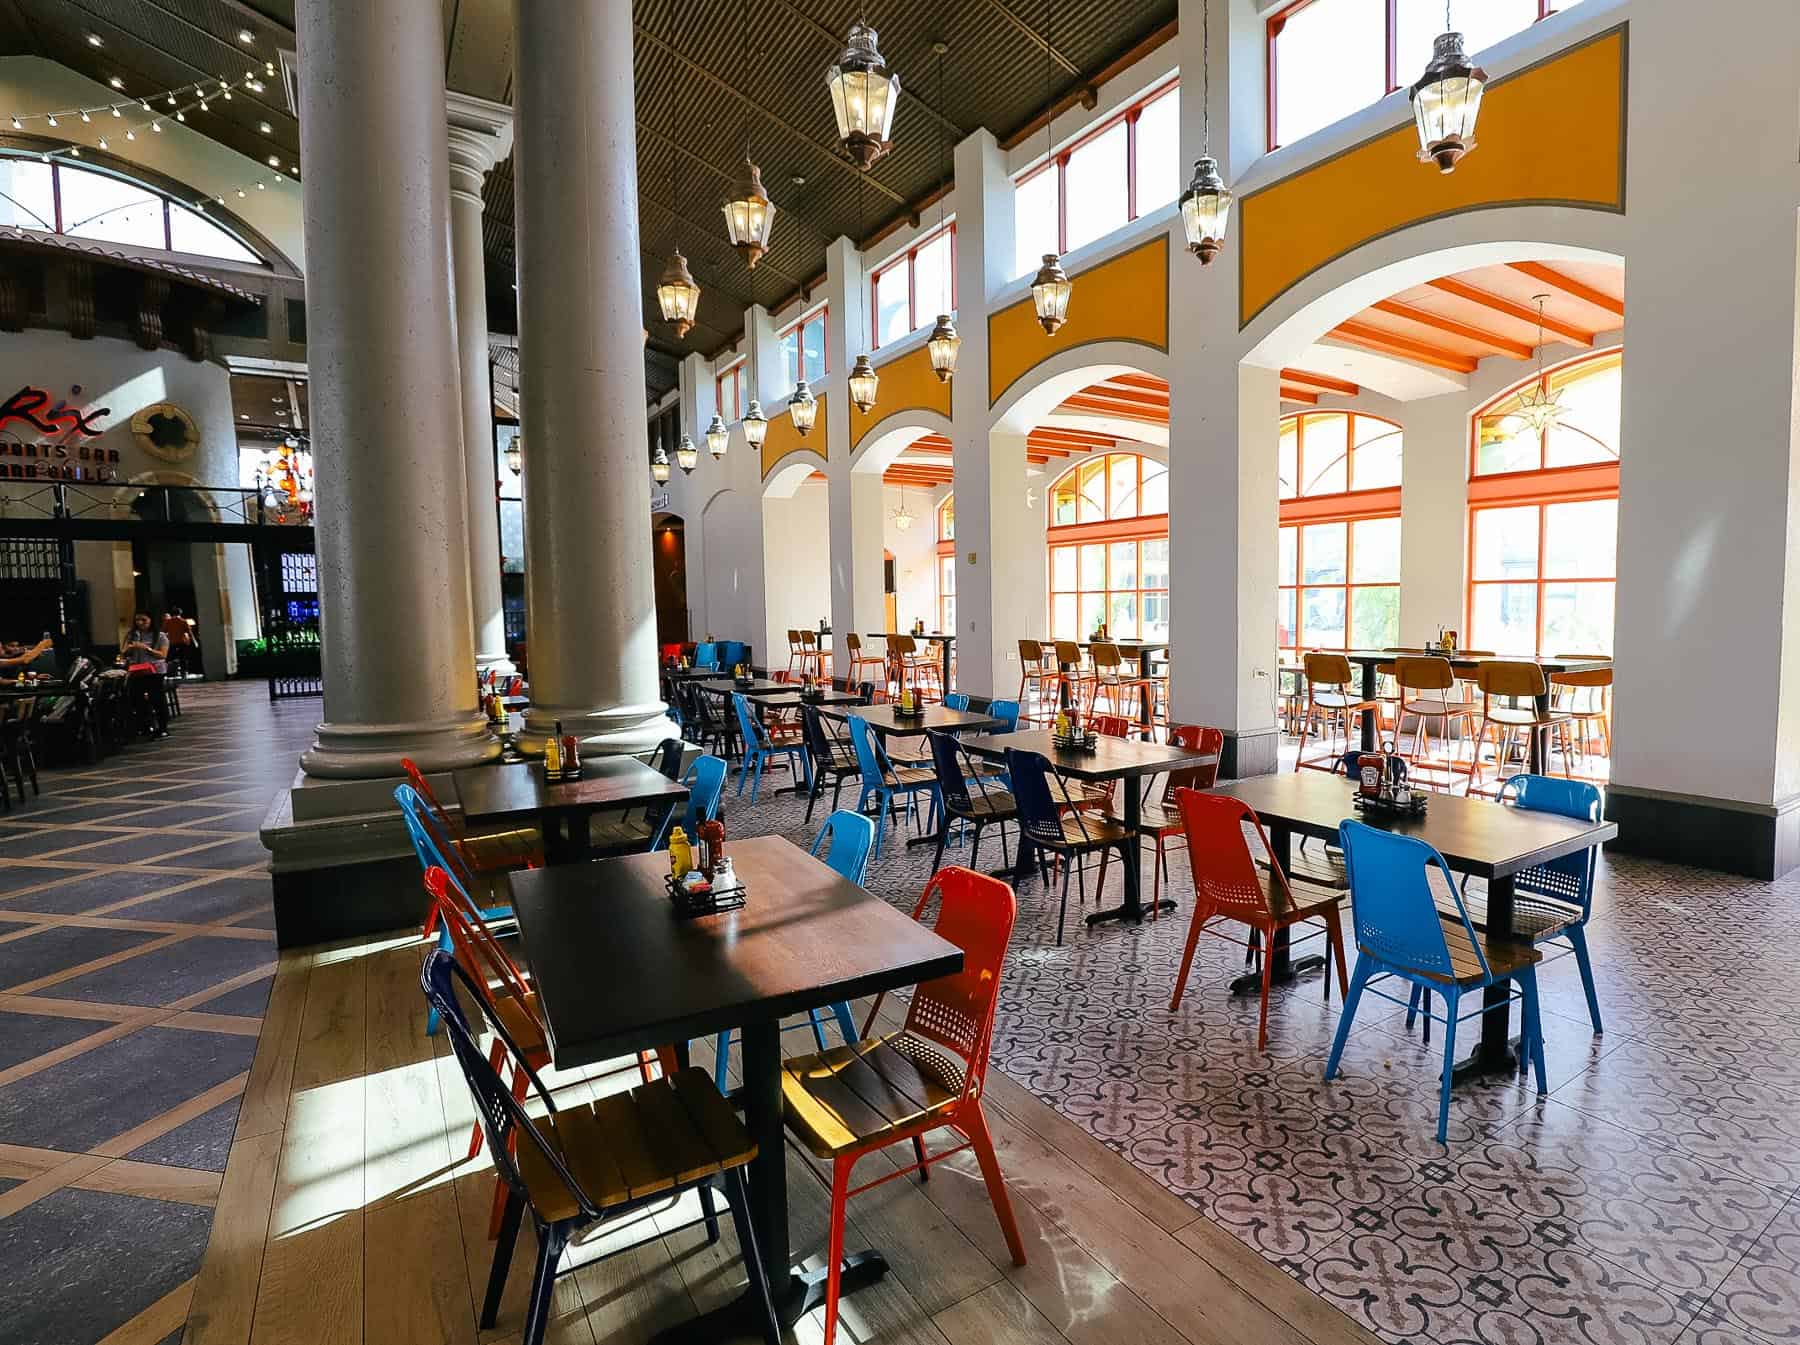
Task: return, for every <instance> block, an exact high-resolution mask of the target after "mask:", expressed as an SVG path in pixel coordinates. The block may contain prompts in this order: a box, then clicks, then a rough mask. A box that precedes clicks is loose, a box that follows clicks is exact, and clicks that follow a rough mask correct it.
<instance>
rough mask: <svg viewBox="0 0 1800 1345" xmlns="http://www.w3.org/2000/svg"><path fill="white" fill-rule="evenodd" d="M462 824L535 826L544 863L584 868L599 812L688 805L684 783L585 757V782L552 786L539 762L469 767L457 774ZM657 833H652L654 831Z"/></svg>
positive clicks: (637, 764)
mask: <svg viewBox="0 0 1800 1345" xmlns="http://www.w3.org/2000/svg"><path fill="white" fill-rule="evenodd" d="M451 779H453V780H454V781H455V782H456V796H457V798H458V799H460V800H461V801H462V810H463V818H464V820H466V821H468V822H472V823H504V824H507V825H511V826H520V825H523V824H526V823H529V822H536V823H537V824H538V825H539V826H540V827H541V828H543V832H544V863H545V864H547V865H558V864H580V863H582V862H583V861H585V860H587V859H588V858H589V857H590V856H591V855H592V852H593V840H592V836H591V828H590V825H589V824H590V822H591V821H592V819H593V816H594V814H595V813H603V812H621V811H624V810H626V809H629V808H645V809H650V808H656V807H661V808H663V809H665V810H666V809H670V808H674V807H676V806H678V805H679V804H683V803H686V802H687V796H688V789H687V786H686V785H683V784H678V783H677V782H676V781H674V780H671V779H669V778H668V777H667V776H666V775H664V774H663V773H662V772H661V771H658V770H656V769H654V768H653V767H650V766H646V765H645V764H644V763H643V762H641V761H639V760H638V759H637V758H636V757H586V758H584V759H583V760H582V763H581V778H580V779H579V780H570V781H566V782H564V783H559V784H551V783H549V782H547V781H546V780H545V779H544V764H543V762H541V761H520V762H514V763H512V764H509V765H500V766H470V767H467V768H465V769H463V770H460V771H456V772H453V773H452V775H451ZM652 830H654V829H652Z"/></svg>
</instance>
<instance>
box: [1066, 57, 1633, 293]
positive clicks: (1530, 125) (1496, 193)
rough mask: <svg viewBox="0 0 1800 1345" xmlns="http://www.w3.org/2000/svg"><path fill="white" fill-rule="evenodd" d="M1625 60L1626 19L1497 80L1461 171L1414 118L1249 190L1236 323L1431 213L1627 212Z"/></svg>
mask: <svg viewBox="0 0 1800 1345" xmlns="http://www.w3.org/2000/svg"><path fill="white" fill-rule="evenodd" d="M1626 65H1627V55H1626V27H1625V26H1624V25H1620V26H1619V27H1617V28H1612V29H1608V30H1607V31H1606V32H1604V33H1600V34H1598V35H1596V36H1595V37H1592V38H1590V39H1588V40H1587V41H1586V42H1583V43H1582V44H1580V45H1579V46H1576V47H1571V48H1569V49H1568V50H1566V51H1561V52H1558V53H1557V54H1556V55H1554V56H1551V57H1548V58H1547V59H1545V60H1543V61H1541V62H1539V63H1538V64H1536V65H1532V66H1527V67H1526V68H1525V69H1523V70H1520V71H1518V72H1517V73H1515V74H1512V75H1509V76H1507V77H1506V78H1504V79H1501V80H1496V81H1495V82H1494V83H1492V84H1491V85H1489V86H1488V89H1487V91H1486V93H1485V94H1484V95H1483V97H1482V100H1481V120H1480V122H1479V124H1478V125H1477V126H1476V128H1475V142H1476V147H1475V149H1474V150H1472V151H1471V152H1470V154H1469V156H1468V157H1467V158H1466V159H1464V160H1463V161H1462V163H1461V164H1459V165H1458V166H1457V169H1456V171H1455V172H1454V173H1450V174H1441V173H1439V172H1437V171H1436V169H1434V168H1432V167H1430V166H1429V165H1426V164H1422V163H1420V162H1419V160H1418V158H1417V154H1418V149H1419V137H1418V133H1417V132H1416V131H1415V130H1414V129H1413V126H1412V123H1411V122H1408V123H1407V124H1406V125H1405V126H1402V127H1399V128H1397V129H1395V130H1393V131H1386V132H1383V133H1382V134H1381V135H1378V136H1376V137H1375V138H1374V139H1372V140H1365V141H1364V142H1363V143H1362V144H1360V145H1356V146H1354V147H1352V148H1350V149H1347V150H1345V151H1343V152H1342V153H1341V154H1337V155H1334V156H1333V157H1331V158H1329V159H1326V160H1324V161H1323V162H1321V163H1317V164H1314V165H1313V166H1312V167H1311V168H1308V169H1305V170H1303V171H1302V172H1299V173H1296V174H1294V176H1292V177H1289V178H1284V179H1282V180H1281V181H1279V182H1275V183H1272V184H1271V185H1269V186H1267V187H1264V188H1262V189H1261V190H1260V191H1255V192H1252V193H1251V194H1250V195H1248V196H1246V197H1244V198H1243V200H1242V201H1240V202H1239V205H1238V238H1239V240H1240V241H1239V247H1240V248H1241V250H1242V259H1241V263H1240V266H1239V270H1238V326H1239V327H1240V328H1243V327H1247V326H1249V325H1250V323H1251V322H1252V321H1254V320H1255V318H1256V316H1257V315H1258V314H1259V313H1261V312H1262V311H1263V310H1264V309H1265V308H1267V307H1268V306H1269V305H1270V304H1272V303H1274V302H1275V301H1276V300H1277V299H1279V298H1280V297H1281V296H1282V295H1283V294H1285V293H1287V291H1288V290H1290V289H1292V288H1293V287H1294V286H1295V285H1297V284H1299V283H1300V282H1301V281H1302V280H1304V279H1305V278H1306V277H1307V276H1309V275H1311V274H1312V273H1313V272H1314V271H1317V270H1318V269H1319V268H1320V267H1322V266H1326V265H1328V264H1329V263H1331V262H1333V261H1336V260H1337V259H1338V258H1339V257H1342V256H1344V255H1345V254H1346V253H1349V252H1352V251H1354V250H1355V249H1357V248H1359V247H1361V246H1363V245H1364V244H1365V243H1370V242H1373V241H1374V240H1375V239H1377V238H1383V237H1385V236H1387V235H1388V234H1392V233H1397V232H1398V231H1399V230H1401V229H1405V228H1408V227H1409V226H1411V225H1414V224H1422V223H1424V222H1425V221H1427V220H1434V219H1442V218H1443V217H1444V216H1446V215H1457V214H1462V213H1463V212H1465V211H1471V210H1492V209H1495V208H1497V207H1501V206H1520V205H1556V206H1575V207H1578V208H1582V209H1589V210H1607V211H1613V212H1615V213H1623V211H1624V209H1625V86H1626ZM1073 307H1074V305H1073V304H1071V305H1070V308H1071V310H1072V309H1073Z"/></svg>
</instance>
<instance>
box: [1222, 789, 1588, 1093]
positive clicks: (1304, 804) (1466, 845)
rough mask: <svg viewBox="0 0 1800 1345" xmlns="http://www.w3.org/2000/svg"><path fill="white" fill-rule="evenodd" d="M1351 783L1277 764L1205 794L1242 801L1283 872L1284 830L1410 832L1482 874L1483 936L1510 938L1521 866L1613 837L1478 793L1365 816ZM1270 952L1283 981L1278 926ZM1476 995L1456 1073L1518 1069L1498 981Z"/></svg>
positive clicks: (1288, 847)
mask: <svg viewBox="0 0 1800 1345" xmlns="http://www.w3.org/2000/svg"><path fill="white" fill-rule="evenodd" d="M1354 789H1355V786H1354V785H1353V784H1352V783H1351V782H1350V781H1349V780H1346V779H1345V778H1344V777H1342V776H1339V775H1326V774H1324V773H1323V772H1320V771H1285V772H1281V773H1279V774H1275V775H1258V776H1253V777H1251V778H1250V779H1248V780H1237V781H1233V782H1232V783H1230V784H1225V785H1219V786H1217V787H1216V788H1215V789H1214V790H1213V791H1212V792H1213V793H1215V794H1229V795H1231V796H1232V797H1233V798H1236V799H1242V800H1243V801H1244V802H1245V803H1247V804H1249V805H1250V807H1251V808H1252V809H1254V810H1255V812H1256V815H1257V816H1258V817H1260V818H1261V819H1262V822H1263V826H1264V828H1265V829H1266V830H1267V832H1268V835H1269V848H1270V850H1272V851H1273V852H1274V856H1275V862H1276V863H1277V864H1279V865H1280V866H1281V870H1282V872H1283V873H1287V872H1288V871H1289V864H1290V863H1291V851H1292V843H1291V842H1292V837H1293V836H1295V835H1300V836H1313V837H1317V838H1319V839H1321V840H1327V841H1335V840H1336V839H1337V836H1338V824H1339V823H1340V822H1342V821H1343V820H1344V819H1345V818H1355V819H1356V820H1357V821H1359V822H1367V823H1368V824H1369V825H1370V826H1372V827H1379V828H1381V829H1382V830H1383V831H1392V832H1395V833H1397V834H1399V835H1402V836H1416V837H1418V838H1419V839H1420V840H1422V841H1424V842H1426V843H1427V844H1428V845H1431V846H1433V847H1434V848H1435V849H1436V850H1437V852H1438V853H1439V854H1441V855H1442V856H1443V857H1444V862H1445V863H1447V864H1448V865H1449V866H1450V867H1451V868H1452V869H1454V870H1456V871H1457V872H1459V873H1467V874H1473V875H1474V876H1475V877H1477V878H1485V879H1486V880H1487V903H1488V904H1487V924H1488V928H1487V937H1488V938H1489V939H1507V938H1510V937H1511V934H1512V922H1513V879H1514V877H1515V875H1517V874H1518V873H1519V872H1520V871H1521V870H1523V869H1528V868H1531V867H1533V866H1534V865H1538V864H1545V863H1548V862H1549V861H1550V860H1553V859H1560V858H1562V857H1563V856H1564V855H1570V854H1574V853H1575V852H1576V851H1578V850H1586V849H1589V848H1590V847H1592V846H1596V845H1600V844H1602V843H1604V842H1606V841H1610V840H1612V839H1613V838H1614V837H1615V836H1617V835H1618V834H1619V828H1618V826H1617V824H1615V823H1612V822H1607V821H1604V820H1602V821H1599V822H1584V821H1581V820H1579V819H1577V818H1571V817H1558V816H1556V815H1555V814H1552V813H1536V812H1525V811H1523V810H1521V809H1518V808H1512V807H1508V806H1507V805H1505V804H1502V803H1495V802H1491V801H1489V800H1487V799H1470V798H1462V797H1459V796H1457V795H1454V794H1433V795H1431V796H1430V799H1429V800H1428V802H1427V804H1426V810H1425V815H1424V816H1423V817H1416V818H1411V817H1409V818H1400V817H1385V816H1382V815H1380V814H1374V813H1372V814H1370V815H1369V816H1367V817H1365V816H1363V815H1362V814H1361V813H1359V812H1357V810H1356V806H1355V805H1354V804H1353V803H1352V802H1351V801H1350V800H1351V795H1352V793H1353V792H1354ZM1271 956H1272V957H1273V958H1274V962H1273V965H1272V967H1271V971H1270V979H1271V980H1274V979H1276V978H1277V977H1279V978H1281V979H1283V980H1292V979H1293V974H1294V973H1293V967H1292V964H1291V963H1290V961H1289V954H1288V941H1287V931H1285V930H1283V931H1282V932H1281V933H1280V934H1278V935H1277V936H1276V938H1275V940H1274V946H1273V948H1272V950H1271ZM1482 999H1483V1002H1484V1005H1485V1007H1486V1009H1487V1010H1488V1011H1487V1012H1486V1013H1484V1014H1483V1015H1482V1018H1481V1044H1480V1045H1479V1046H1477V1047H1476V1049H1475V1053H1474V1054H1473V1055H1472V1056H1471V1057H1470V1058H1469V1059H1468V1060H1467V1061H1465V1062H1464V1063H1463V1064H1461V1065H1459V1066H1458V1067H1457V1072H1458V1073H1459V1074H1466V1073H1482V1074H1491V1073H1498V1072H1500V1071H1502V1070H1513V1069H1516V1068H1517V1067H1518V1059H1517V1057H1516V1056H1515V1055H1514V1054H1513V1049H1512V1033H1511V1029H1510V1027H1509V1026H1508V1019H1509V1017H1510V1010H1509V1008H1508V1007H1507V1006H1508V1004H1509V999H1508V994H1507V987H1506V985H1505V984H1504V983H1502V984H1500V985H1494V986H1489V987H1488V988H1487V989H1486V990H1485V991H1484V992H1483V995H1482Z"/></svg>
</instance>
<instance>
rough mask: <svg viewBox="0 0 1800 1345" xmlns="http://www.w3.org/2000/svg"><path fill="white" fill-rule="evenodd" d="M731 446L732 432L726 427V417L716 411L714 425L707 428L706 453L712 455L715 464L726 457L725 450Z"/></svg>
mask: <svg viewBox="0 0 1800 1345" xmlns="http://www.w3.org/2000/svg"><path fill="white" fill-rule="evenodd" d="M730 446H731V431H730V430H729V429H727V428H726V426H725V417H724V416H722V415H720V414H719V413H718V412H717V411H715V412H713V418H712V424H710V425H708V426H707V427H706V451H707V452H708V453H710V454H712V460H713V461H714V462H718V461H719V460H720V459H721V458H723V457H724V456H725V450H726V449H727V448H729V447H730Z"/></svg>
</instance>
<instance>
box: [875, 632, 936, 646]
mask: <svg viewBox="0 0 1800 1345" xmlns="http://www.w3.org/2000/svg"><path fill="white" fill-rule="evenodd" d="M896 635H905V636H907V637H908V638H910V639H914V640H929V641H930V642H931V643H933V644H946V643H949V642H950V641H953V640H955V639H956V635H955V633H954V632H946V631H936V630H928V631H926V632H925V633H924V634H923V635H914V634H913V633H912V632H911V631H909V630H872V631H870V632H869V633H868V634H867V635H865V636H863V639H865V640H891V639H892V638H893V637H894V636H896Z"/></svg>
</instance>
